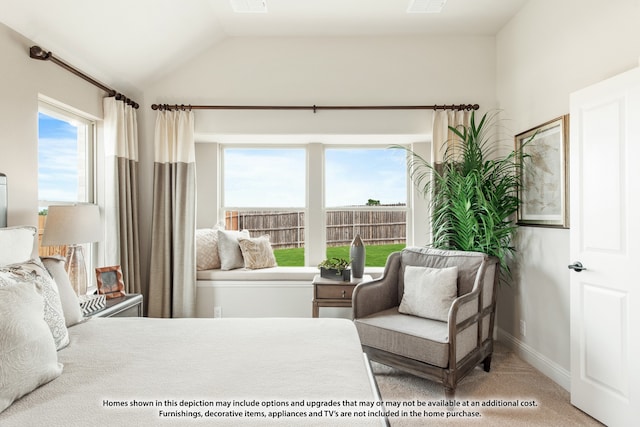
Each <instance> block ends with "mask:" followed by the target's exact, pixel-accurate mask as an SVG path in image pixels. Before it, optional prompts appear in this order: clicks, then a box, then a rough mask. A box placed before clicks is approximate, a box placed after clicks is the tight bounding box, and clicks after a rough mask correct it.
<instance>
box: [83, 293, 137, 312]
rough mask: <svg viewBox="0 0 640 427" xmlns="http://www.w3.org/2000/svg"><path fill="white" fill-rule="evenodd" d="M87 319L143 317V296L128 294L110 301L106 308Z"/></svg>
mask: <svg viewBox="0 0 640 427" xmlns="http://www.w3.org/2000/svg"><path fill="white" fill-rule="evenodd" d="M85 317H142V295H141V294H128V295H125V296H123V297H120V298H111V299H108V300H107V306H106V307H105V308H103V309H102V310H99V311H96V312H95V313H91V314H89V315H87V316H85Z"/></svg>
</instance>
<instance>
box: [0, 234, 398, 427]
mask: <svg viewBox="0 0 640 427" xmlns="http://www.w3.org/2000/svg"><path fill="white" fill-rule="evenodd" d="M2 236H3V233H2V231H1V230H0V245H2V243H3V241H2ZM4 243H7V241H6V240H5V242H4ZM11 243H15V242H11ZM25 247H26V246H25ZM15 252H16V251H11V253H10V254H7V253H6V251H5V253H0V256H5V257H6V256H9V257H15V256H16V254H15ZM35 264H39V263H38V262H37V261H36V262H35ZM59 264H60V263H53V264H51V263H48V264H45V265H46V266H47V269H48V270H49V279H47V280H50V282H52V283H55V284H56V286H57V288H58V289H57V291H58V292H59V295H60V297H61V299H62V300H65V299H66V298H67V296H68V294H67V292H68V290H69V289H66V284H60V283H58V282H60V281H63V279H64V277H61V275H60V273H59V271H58V272H57V273H56V271H55V270H52V269H51V267H50V266H54V267H55V266H56V265H59ZM12 265H15V264H12ZM21 265H24V266H31V265H33V262H32V263H31V264H29V263H22V264H21ZM0 267H2V266H0ZM11 268H14V270H11ZM20 268H26V267H20ZM29 268H33V269H36V267H29ZM10 270H11V271H14V273H15V267H11V265H10V266H7V265H6V264H5V266H4V267H2V268H0V272H1V271H10ZM7 274H9V273H7ZM2 277H3V276H0V317H2V316H3V315H4V316H5V318H3V319H0V328H3V324H6V322H7V317H6V316H7V315H5V314H3V313H4V312H3V311H2V310H3V309H2V305H3V302H2V298H4V306H5V308H4V310H5V312H6V310H11V309H12V308H11V307H14V306H15V305H16V304H10V303H7V301H8V300H7V298H8V297H7V295H8V294H9V291H11V292H14V293H16V295H17V292H22V293H24V294H25V295H27V294H28V295H29V296H33V295H36V296H37V293H38V287H37V285H34V287H33V289H35V291H33V290H32V289H28V288H29V287H30V286H31V285H28V284H19V283H18V284H11V283H10V284H8V285H7V281H8V279H6V277H5V285H6V286H4V287H3V284H2V280H3V278H2ZM7 277H8V276H7ZM44 279H46V278H43V280H44ZM38 280H40V279H38ZM43 283H44V282H43ZM45 294H46V293H45ZM45 294H43V295H45ZM33 298H34V300H35V298H36V297H35V296H33ZM44 299H45V303H44V306H45V316H44V317H45V318H46V317H47V314H46V313H47V302H46V295H45V298H44ZM39 301H40V304H42V299H40V300H39ZM64 305H65V304H64V303H62V302H61V303H60V305H58V306H57V307H58V308H57V309H58V310H59V311H63V312H64V314H65V315H66V314H67V312H66V311H65V310H63V308H65V307H63V306H64ZM7 306H8V307H9V308H7ZM40 307H42V305H40ZM66 308H67V309H68V308H69V307H66ZM73 309H74V310H75V308H73ZM40 310H42V309H41V308H40ZM55 310H56V309H55V307H54V309H53V311H55ZM39 315H40V316H41V317H42V314H41V313H39ZM69 317H70V316H69V315H67V316H66V318H65V322H66V323H67V324H68V326H67V327H66V336H67V339H66V341H65V340H64V339H62V338H61V337H60V336H56V334H55V333H53V329H52V328H49V329H50V330H51V333H53V335H54V336H53V339H51V334H49V336H48V338H47V340H48V341H47V343H49V341H51V343H49V345H54V347H55V346H60V347H61V348H60V349H57V350H56V349H55V348H54V350H53V351H54V354H55V357H56V358H57V363H58V364H61V365H62V371H61V373H59V375H56V376H55V378H54V379H51V380H48V381H47V380H45V381H44V384H42V385H39V386H37V387H36V388H35V389H34V390H33V391H31V392H29V393H27V394H26V395H24V396H22V397H19V398H18V399H17V400H15V401H13V403H12V404H10V406H8V407H7V408H6V409H4V411H2V412H0V425H2V426H3V427H4V426H25V425H29V426H37V425H47V426H88V425H99V426H103V425H118V426H121V425H136V426H157V425H167V426H170V425H183V424H189V423H194V422H195V423H198V422H199V423H201V424H202V423H204V425H229V426H232V425H233V426H237V425H251V426H255V425H287V426H288V425H304V426H307V425H309V426H313V425H332V426H333V425H348V426H357V425H363V426H368V425H373V426H379V425H384V424H385V423H386V422H387V421H386V419H385V417H384V410H383V406H382V404H381V402H380V397H379V393H378V391H377V387H376V385H375V380H374V379H373V375H372V373H371V370H370V367H369V364H368V361H367V359H366V357H365V356H364V355H363V353H362V349H361V346H360V341H359V338H358V334H357V331H356V329H355V327H354V325H353V323H352V322H351V321H349V320H345V319H309V318H298V319H292V318H289V319H284V318H263V319H242V318H236V319H224V318H223V319H150V318H92V319H88V320H78V319H76V320H75V321H69V320H70V319H69ZM3 322H4V323H3ZM19 323H20V326H22V321H20V322H19ZM49 326H50V325H49ZM58 329H60V328H58ZM47 331H48V330H47V329H45V330H44V331H40V329H37V328H35V327H34V328H32V329H30V330H29V331H28V334H27V335H28V336H29V338H32V337H34V336H37V335H38V333H40V332H42V333H43V334H44V333H45V332H47ZM6 334H7V332H6V330H5V332H2V330H1V329H0V344H1V343H2V339H4V335H6ZM43 338H44V336H43ZM5 347H6V346H5ZM4 353H6V351H5V352H4ZM29 356H31V355H29ZM3 357H4V359H2V358H3ZM6 360H7V359H6V354H4V355H3V350H2V349H0V362H2V361H4V363H5V365H6V363H7V362H6ZM23 368H24V367H23ZM2 369H4V368H2ZM27 370H28V369H27ZM27 374H28V372H27ZM25 375H26V374H25ZM25 378H27V377H26V376H25ZM0 380H2V375H0ZM0 403H1V402H0ZM0 409H2V408H1V407H0Z"/></svg>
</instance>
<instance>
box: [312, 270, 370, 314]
mask: <svg viewBox="0 0 640 427" xmlns="http://www.w3.org/2000/svg"><path fill="white" fill-rule="evenodd" d="M371 280H373V279H372V277H371V276H369V275H366V274H365V275H363V276H362V277H361V278H359V279H355V278H353V277H352V278H351V280H350V281H349V282H339V281H337V280H331V279H325V278H324V277H321V276H320V275H319V274H316V275H315V277H314V278H313V312H312V316H313V317H318V316H319V314H320V307H351V296H352V295H353V289H354V288H355V287H356V285H357V284H358V283H361V282H369V281H371Z"/></svg>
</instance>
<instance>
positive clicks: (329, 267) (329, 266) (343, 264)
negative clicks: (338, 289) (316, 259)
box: [318, 257, 351, 282]
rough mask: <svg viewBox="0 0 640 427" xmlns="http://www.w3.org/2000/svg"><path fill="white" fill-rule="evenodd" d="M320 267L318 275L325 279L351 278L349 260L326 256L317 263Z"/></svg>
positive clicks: (341, 279)
mask: <svg viewBox="0 0 640 427" xmlns="http://www.w3.org/2000/svg"><path fill="white" fill-rule="evenodd" d="M318 267H319V268H320V276H321V277H324V278H325V279H332V280H339V281H342V282H349V281H350V280H351V270H350V269H349V261H347V260H346V259H344V258H337V257H333V258H327V259H325V260H324V261H322V262H321V263H320V264H318Z"/></svg>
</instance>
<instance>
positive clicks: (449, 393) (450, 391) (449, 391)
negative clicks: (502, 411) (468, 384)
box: [444, 386, 456, 400]
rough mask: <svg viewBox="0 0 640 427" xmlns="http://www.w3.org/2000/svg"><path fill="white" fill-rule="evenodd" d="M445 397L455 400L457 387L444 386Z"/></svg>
mask: <svg viewBox="0 0 640 427" xmlns="http://www.w3.org/2000/svg"><path fill="white" fill-rule="evenodd" d="M444 397H445V399H446V400H453V399H455V397H456V389H455V388H451V387H447V386H445V387H444Z"/></svg>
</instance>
